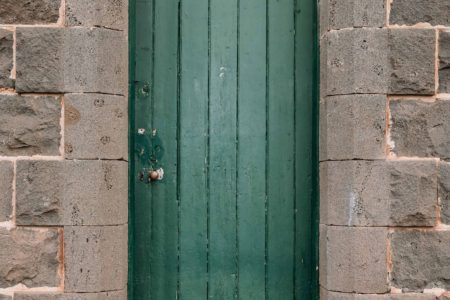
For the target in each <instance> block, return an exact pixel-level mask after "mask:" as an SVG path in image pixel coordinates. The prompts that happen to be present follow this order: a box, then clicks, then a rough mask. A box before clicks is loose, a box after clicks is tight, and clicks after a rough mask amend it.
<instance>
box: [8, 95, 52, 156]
mask: <svg viewBox="0 0 450 300" xmlns="http://www.w3.org/2000/svg"><path fill="white" fill-rule="evenodd" d="M60 119H61V98H60V97H57V96H17V95H0V155H8V156H19V155H35V154H39V155H59V154H60V153H59V146H60V139H61V126H60Z"/></svg>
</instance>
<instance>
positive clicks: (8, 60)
mask: <svg viewBox="0 0 450 300" xmlns="http://www.w3.org/2000/svg"><path fill="white" fill-rule="evenodd" d="M0 7H1V6H0ZM0 10H1V8H0ZM13 43H14V38H13V32H12V31H9V30H5V29H0V88H9V87H13V86H14V80H13V79H12V78H11V70H12V68H13V59H14V58H13Z"/></svg>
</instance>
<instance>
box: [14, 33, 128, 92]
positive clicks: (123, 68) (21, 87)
mask: <svg viewBox="0 0 450 300" xmlns="http://www.w3.org/2000/svg"><path fill="white" fill-rule="evenodd" d="M16 53H17V54H16V67H17V74H16V77H17V78H16V89H17V91H19V92H51V93H62V92H73V93H77V92H90V93H96V92H98V93H108V94H120V95H125V94H126V92H127V68H128V64H127V61H128V60H127V42H126V35H125V33H124V32H120V31H116V30H109V29H102V28H79V27H77V28H54V27H53V28H51V27H41V28H32V27H25V28H23V27H21V28H17V47H16Z"/></svg>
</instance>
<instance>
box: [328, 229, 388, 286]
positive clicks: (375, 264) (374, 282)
mask: <svg viewBox="0 0 450 300" xmlns="http://www.w3.org/2000/svg"><path fill="white" fill-rule="evenodd" d="M386 244H387V230H386V228H381V227H378V228H368V227H343V226H326V225H320V248H319V249H320V272H319V274H320V284H321V286H323V287H324V288H326V289H328V290H333V291H340V292H347V293H353V292H356V293H386V292H387V291H388V290H389V286H388V282H387V275H388V271H387V250H386V249H387V247H386Z"/></svg>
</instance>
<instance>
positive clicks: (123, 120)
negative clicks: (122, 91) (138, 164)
mask: <svg viewBox="0 0 450 300" xmlns="http://www.w3.org/2000/svg"><path fill="white" fill-rule="evenodd" d="M64 109H65V114H64V115H65V136H64V140H65V153H66V157H67V158H70V159H72V158H77V159H96V158H103V159H125V160H126V159H128V151H127V140H128V112H127V100H126V98H125V97H119V96H107V95H100V94H97V95H95V94H67V95H66V96H65V102H64Z"/></svg>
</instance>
